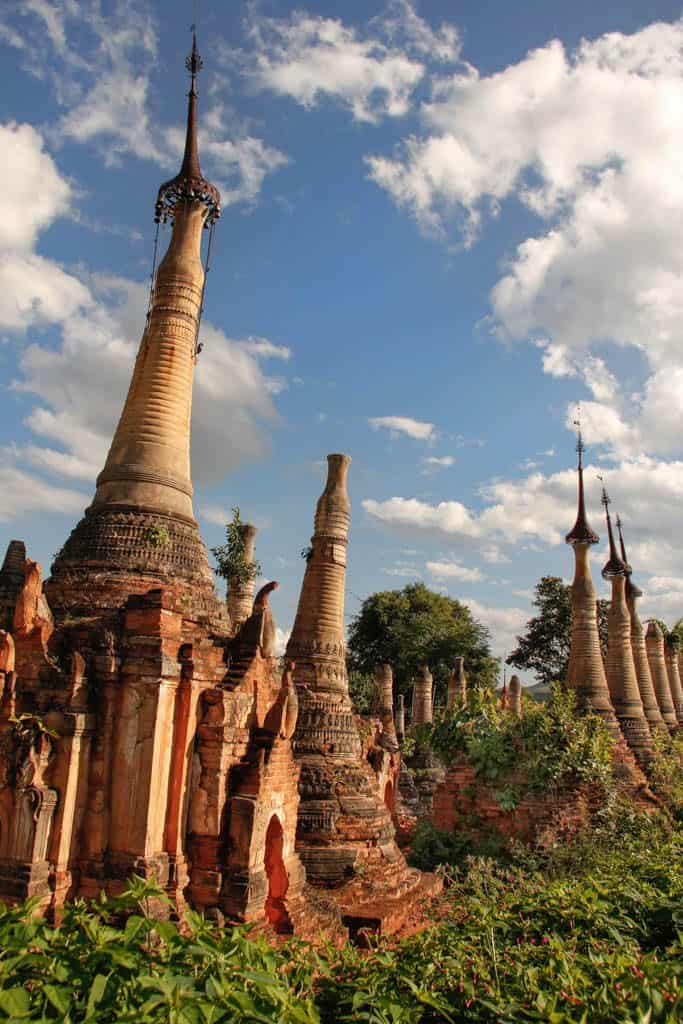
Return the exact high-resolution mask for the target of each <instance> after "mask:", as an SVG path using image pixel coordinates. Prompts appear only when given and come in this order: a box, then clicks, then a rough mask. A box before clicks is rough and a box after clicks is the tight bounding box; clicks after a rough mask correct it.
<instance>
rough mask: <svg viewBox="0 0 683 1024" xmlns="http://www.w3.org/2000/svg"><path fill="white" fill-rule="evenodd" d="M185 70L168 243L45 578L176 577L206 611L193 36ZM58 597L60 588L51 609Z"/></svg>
mask: <svg viewBox="0 0 683 1024" xmlns="http://www.w3.org/2000/svg"><path fill="white" fill-rule="evenodd" d="M186 66H187V69H188V71H189V73H190V81H191V84H190V92H189V97H188V112H187V134H186V139H185V152H184V156H183V162H182V166H181V169H180V171H179V173H178V174H177V175H176V176H175V177H174V178H171V180H170V181H167V182H165V183H164V184H163V185H162V186H161V188H160V189H159V194H158V197H157V202H156V207H155V219H156V220H157V222H159V221H161V222H166V221H169V222H170V223H171V224H172V233H171V239H170V242H169V245H168V249H167V251H166V254H165V256H164V258H163V259H162V261H161V263H160V265H159V267H158V270H157V272H156V276H155V277H154V280H153V285H152V295H151V299H150V307H149V312H148V315H147V322H146V325H145V327H144V330H143V334H142V340H141V342H140V347H139V350H138V354H137V358H136V361H135V366H134V369H133V374H132V378H131V382H130V386H129V389H128V395H127V397H126V401H125V404H124V407H123V411H122V413H121V418H120V420H119V423H118V426H117V428H116V432H115V434H114V437H113V440H112V443H111V447H110V449H109V454H108V455H107V460H106V462H105V465H104V469H103V470H102V472H101V473H100V475H99V476H98V478H97V490H96V492H95V497H94V499H93V502H92V505H91V506H90V508H89V509H88V510H87V511H86V515H85V518H84V519H82V520H81V522H80V523H79V524H78V526H77V527H76V529H75V530H74V531H73V533H72V534H71V537H70V538H69V539H68V540H67V542H66V544H65V545H64V547H63V548H62V551H61V552H60V554H59V556H58V557H57V559H56V560H55V563H54V565H53V568H52V576H53V579H57V577H64V576H68V578H69V579H74V578H76V574H79V573H82V572H83V571H88V572H90V571H92V572H96V573H98V574H99V575H98V581H99V580H100V579H101V578H102V572H103V571H107V570H108V571H109V572H110V573H113V574H114V575H117V576H120V575H121V574H127V575H130V574H131V573H135V574H139V575H144V577H145V579H146V581H148V582H147V589H149V581H150V580H154V581H158V583H157V585H159V583H163V582H165V581H166V580H167V579H169V578H172V579H178V578H180V579H183V580H185V581H192V582H193V583H197V584H198V585H199V590H198V589H197V588H195V590H194V592H195V594H199V591H200V590H201V592H202V594H204V596H205V598H206V599H208V600H209V602H210V603H211V604H212V607H214V605H215V595H214V594H213V578H212V574H211V570H210V568H209V563H208V559H207V555H206V551H205V549H204V545H203V543H202V541H201V538H200V536H199V530H198V527H197V524H196V522H195V520H194V514H193V508H192V481H191V477H190V418H191V413H192V386H193V377H194V367H195V356H196V350H197V335H198V331H199V321H200V318H201V307H202V300H203V293H204V276H205V275H204V268H203V267H202V259H201V246H202V232H203V229H204V228H205V227H206V226H207V225H213V224H214V222H215V221H216V219H217V218H218V217H219V215H220V194H219V192H218V190H217V188H216V187H215V185H212V184H211V183H210V182H209V181H207V179H206V178H205V177H204V176H203V175H202V172H201V168H200V165H199V153H198V147H197V75H198V74H199V71H200V69H201V66H202V61H201V58H200V56H199V52H198V49H197V39H196V35H193V41H192V52H191V53H190V56H189V57H188V58H187V61H186ZM129 584H130V581H128V582H127V589H128V590H130V586H129ZM107 586H108V593H109V592H111V588H110V587H109V585H108V584H107ZM207 591H208V592H209V593H207ZM80 592H81V593H83V588H80ZM63 593H64V590H63V588H61V589H60V591H59V594H58V595H57V600H58V603H59V602H62V600H63ZM216 607H217V606H216ZM220 614H221V615H223V616H224V615H225V612H224V611H223V612H221V613H220Z"/></svg>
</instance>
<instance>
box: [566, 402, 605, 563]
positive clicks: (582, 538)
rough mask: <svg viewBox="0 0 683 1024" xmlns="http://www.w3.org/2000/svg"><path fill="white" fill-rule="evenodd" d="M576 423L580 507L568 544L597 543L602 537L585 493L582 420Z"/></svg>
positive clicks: (579, 414)
mask: <svg viewBox="0 0 683 1024" xmlns="http://www.w3.org/2000/svg"><path fill="white" fill-rule="evenodd" d="M578 416H579V417H580V416H581V408H580V407H579V408H578ZM574 424H575V426H576V427H578V439H577V443H576V450H577V452H578V453H579V464H578V466H577V469H578V473H579V507H578V510H577V514H576V522H575V523H574V526H573V528H572V529H571V530H570V532H569V533H568V534H567V536H566V537H565V540H566V542H567V544H597V543H598V541H599V540H600V538H599V537H598V535H597V533H596V532H595V531H594V530H592V529H591V527H590V524H589V522H588V519H587V518H586V503H585V499H584V493H583V459H582V455H583V452H584V444H583V439H582V437H581V420H580V418H579V419H576V420H574Z"/></svg>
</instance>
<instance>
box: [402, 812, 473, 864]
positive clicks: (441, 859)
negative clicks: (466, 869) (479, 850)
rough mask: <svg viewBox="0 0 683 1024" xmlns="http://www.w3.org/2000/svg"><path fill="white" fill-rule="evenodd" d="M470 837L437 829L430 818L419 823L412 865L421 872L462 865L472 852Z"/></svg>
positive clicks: (412, 853)
mask: <svg viewBox="0 0 683 1024" xmlns="http://www.w3.org/2000/svg"><path fill="white" fill-rule="evenodd" d="M471 845H472V844H471V842H470V839H469V836H467V835H466V834H465V833H463V832H450V831H448V830H444V829H439V828H435V827H434V825H433V824H432V823H431V821H430V820H429V819H428V818H421V819H420V820H419V821H418V823H417V828H416V830H415V835H414V837H413V842H412V847H411V851H410V858H409V860H410V864H412V866H413V867H416V868H420V870H421V871H434V869H435V868H437V867H440V866H441V865H444V864H447V865H453V866H457V865H459V864H461V863H462V862H463V861H464V859H465V857H466V855H467V854H468V853H469V852H470V850H471Z"/></svg>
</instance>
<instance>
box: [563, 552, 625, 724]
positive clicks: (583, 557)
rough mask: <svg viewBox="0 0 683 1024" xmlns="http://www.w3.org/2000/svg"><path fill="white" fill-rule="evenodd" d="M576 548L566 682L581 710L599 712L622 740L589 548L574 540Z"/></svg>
mask: <svg viewBox="0 0 683 1024" xmlns="http://www.w3.org/2000/svg"><path fill="white" fill-rule="evenodd" d="M573 547H574V581H573V583H572V635H571V645H570V651H569V672H568V679H567V682H568V685H569V686H570V687H571V689H573V690H574V691H575V692H576V702H577V706H578V708H579V710H580V711H591V712H593V713H594V714H596V715H599V716H600V717H601V718H602V719H603V721H604V722H605V724H606V726H607V727H608V729H609V730H610V732H611V733H612V735H613V736H614V737H615V738H616V739H619V738H621V730H620V729H619V723H618V722H617V719H616V715H615V714H614V708H613V707H612V702H611V700H610V694H609V690H608V688H607V676H606V675H605V666H604V664H603V660H602V651H601V649H600V634H599V632H598V609H597V597H596V593H595V586H594V584H593V578H592V576H591V570H590V553H589V550H590V549H589V545H588V544H586V543H575V544H574V545H573Z"/></svg>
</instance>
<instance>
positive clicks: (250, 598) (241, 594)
mask: <svg viewBox="0 0 683 1024" xmlns="http://www.w3.org/2000/svg"><path fill="white" fill-rule="evenodd" d="M239 531H240V535H241V537H242V543H243V544H244V560H245V562H246V563H247V564H248V565H252V564H253V562H254V541H255V539H256V527H255V526H252V524H251V523H242V524H241V525H240V527H239ZM255 584H256V578H255V577H252V578H251V579H250V580H247V581H246V583H240V582H238V581H233V580H228V613H229V615H230V621H231V622H232V625H233V627H238V626H241V625H242V623H243V622H246V620H247V619H248V618H249V616H250V615H251V612H252V609H253V607H254V587H255Z"/></svg>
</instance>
